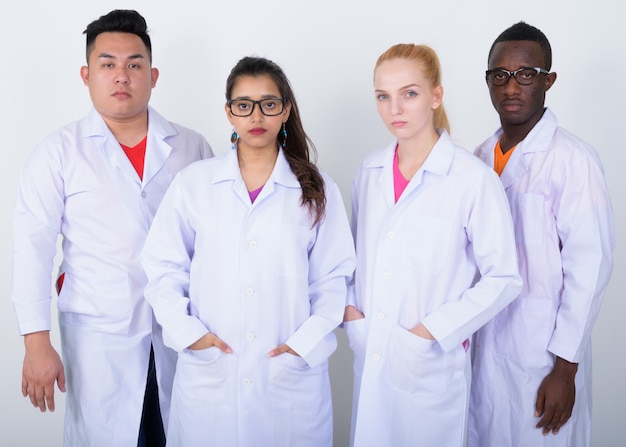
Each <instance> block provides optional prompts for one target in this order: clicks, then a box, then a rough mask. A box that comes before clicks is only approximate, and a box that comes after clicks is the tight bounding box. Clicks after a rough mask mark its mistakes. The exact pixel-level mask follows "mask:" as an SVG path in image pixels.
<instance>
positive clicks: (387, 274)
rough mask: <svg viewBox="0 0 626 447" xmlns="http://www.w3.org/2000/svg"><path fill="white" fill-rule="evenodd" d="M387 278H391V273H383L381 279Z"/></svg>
mask: <svg viewBox="0 0 626 447" xmlns="http://www.w3.org/2000/svg"><path fill="white" fill-rule="evenodd" d="M389 278H391V273H389V272H385V273H383V279H389Z"/></svg>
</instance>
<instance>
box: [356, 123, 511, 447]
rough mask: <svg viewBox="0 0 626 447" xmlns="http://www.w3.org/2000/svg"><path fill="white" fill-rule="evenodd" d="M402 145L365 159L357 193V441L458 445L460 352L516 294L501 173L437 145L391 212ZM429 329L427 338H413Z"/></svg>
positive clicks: (464, 359) (463, 411) (462, 399)
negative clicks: (396, 162)
mask: <svg viewBox="0 0 626 447" xmlns="http://www.w3.org/2000/svg"><path fill="white" fill-rule="evenodd" d="M395 147H396V141H394V142H393V143H391V144H390V145H389V146H388V147H386V148H385V149H383V150H379V151H376V152H374V153H372V154H371V155H370V156H368V157H367V158H366V159H365V161H364V162H363V164H362V166H361V169H360V171H359V172H358V174H357V176H356V179H355V181H354V186H353V214H352V224H353V232H354V235H355V241H356V252H357V267H356V274H355V292H356V293H355V296H354V298H353V299H354V300H355V301H354V303H353V304H355V305H356V307H357V308H358V309H359V310H361V311H362V312H363V314H364V315H365V318H364V319H361V320H356V321H351V322H348V323H345V325H344V327H345V328H346V331H347V333H348V335H349V337H350V346H351V347H352V349H353V351H354V357H355V362H354V369H355V388H354V390H355V393H354V395H355V396H354V407H353V410H354V415H353V430H354V432H353V444H354V445H355V446H357V447H364V446H372V447H374V446H375V447H380V446H394V447H399V446H416V445H424V446H437V447H447V446H455V447H461V446H463V445H464V441H465V439H466V434H465V432H466V430H465V427H466V415H467V405H468V399H469V382H468V379H469V375H470V372H469V354H468V352H466V350H465V349H464V347H463V346H462V344H463V342H464V341H465V340H466V339H468V338H469V337H470V336H471V335H472V334H473V333H474V332H475V331H476V330H477V329H478V328H479V327H481V326H482V325H483V324H485V323H486V322H487V321H488V320H489V319H491V318H493V317H494V316H495V315H496V314H497V313H498V312H499V311H500V310H501V309H503V308H504V307H505V306H506V305H507V304H509V303H510V302H511V300H513V299H514V298H515V297H516V296H517V294H518V293H519V290H520V288H521V280H520V277H519V275H518V271H517V262H516V259H515V242H514V235H513V225H512V222H511V216H510V213H509V211H508V207H507V203H506V196H505V195H504V191H503V189H502V186H501V184H500V182H499V181H498V177H497V175H496V174H495V173H494V172H493V171H492V170H490V169H488V168H487V167H486V166H483V165H481V164H480V162H479V160H477V159H476V158H475V157H473V156H472V154H471V153H469V152H467V151H465V150H463V149H461V148H459V147H457V146H455V145H454V144H453V143H452V141H451V139H450V137H449V136H448V134H447V133H446V132H445V131H441V134H440V138H439V140H438V142H437V143H436V145H435V146H434V148H433V149H432V151H431V153H430V155H429V156H428V158H427V159H426V161H425V162H424V164H423V166H422V168H421V169H420V170H419V171H418V172H417V173H416V174H415V175H414V176H413V178H412V179H411V181H410V182H409V184H408V186H407V187H406V189H405V191H404V192H403V194H402V196H401V197H400V199H399V200H398V202H397V203H394V186H393V172H392V163H393V157H394V150H395ZM420 322H421V323H423V324H424V325H425V326H426V328H427V329H428V330H429V331H430V332H431V334H432V335H433V336H434V337H435V339H436V341H430V340H426V339H423V338H420V337H418V336H416V335H413V334H412V333H410V332H409V329H411V328H413V327H415V326H416V325H417V324H418V323H420Z"/></svg>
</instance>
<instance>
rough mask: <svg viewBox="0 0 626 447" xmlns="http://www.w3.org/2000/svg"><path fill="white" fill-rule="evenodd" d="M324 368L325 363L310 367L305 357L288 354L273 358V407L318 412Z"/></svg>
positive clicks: (269, 389) (270, 384) (271, 383)
mask: <svg viewBox="0 0 626 447" xmlns="http://www.w3.org/2000/svg"><path fill="white" fill-rule="evenodd" d="M325 371H326V363H324V364H322V365H319V366H316V367H315V368H311V367H309V365H308V364H307V363H306V361H305V360H304V359H303V358H301V357H298V356H296V355H293V354H289V353H284V354H281V355H279V356H277V357H274V358H272V359H270V378H269V386H268V392H269V395H270V398H271V401H272V406H273V407H274V408H282V409H285V408H291V409H293V410H306V411H310V412H313V413H314V412H317V411H318V410H319V408H320V407H321V405H322V399H323V395H324V374H325V373H324V372H325Z"/></svg>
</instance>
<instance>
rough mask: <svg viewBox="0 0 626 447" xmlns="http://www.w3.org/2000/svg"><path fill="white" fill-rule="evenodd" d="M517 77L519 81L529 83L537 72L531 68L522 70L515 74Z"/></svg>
mask: <svg viewBox="0 0 626 447" xmlns="http://www.w3.org/2000/svg"><path fill="white" fill-rule="evenodd" d="M517 76H518V77H519V78H521V79H524V80H527V81H530V80H532V79H534V78H535V76H537V72H536V71H535V70H534V69H533V68H524V69H523V70H520V71H519V73H517Z"/></svg>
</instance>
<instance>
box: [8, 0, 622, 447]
mask: <svg viewBox="0 0 626 447" xmlns="http://www.w3.org/2000/svg"><path fill="white" fill-rule="evenodd" d="M115 8H132V9H137V10H138V11H139V12H140V13H142V14H143V15H144V16H145V17H146V20H147V21H148V26H149V27H150V29H151V36H152V39H153V49H154V65H155V66H156V67H158V68H159V69H160V71H161V77H160V78H159V82H158V84H157V87H156V88H155V90H154V91H153V96H152V105H153V106H155V107H156V108H157V109H158V110H159V111H160V112H161V113H163V114H164V115H165V116H166V117H167V118H168V119H170V120H172V121H177V122H179V123H181V124H184V125H186V126H188V127H191V128H194V129H196V130H197V131H199V132H201V133H202V134H204V135H205V137H206V138H207V139H208V141H209V142H210V143H211V145H212V146H213V148H214V149H215V151H216V152H217V153H223V152H225V151H228V150H229V148H230V143H229V137H230V127H229V126H228V121H227V120H226V118H225V115H224V111H223V103H224V89H225V80H226V76H227V75H228V72H229V71H230V69H231V67H232V66H233V65H234V64H235V63H236V61H237V60H239V59H240V58H241V57H243V56H245V55H258V56H265V57H269V58H270V59H273V60H274V61H275V62H277V63H278V64H279V65H281V66H282V67H283V69H284V70H285V72H286V73H287V76H288V77H289V78H290V80H291V82H292V85H293V87H294V90H295V92H296V96H297V99H298V102H299V105H300V109H301V112H302V117H303V121H304V125H305V128H306V130H307V132H308V133H309V135H310V136H311V137H312V139H313V141H314V142H315V144H316V146H317V148H318V150H319V164H320V166H321V167H322V168H323V169H325V170H326V171H328V172H329V173H330V174H331V176H333V177H334V178H335V180H336V181H337V182H338V184H339V186H340V187H341V188H342V191H343V194H344V198H345V200H346V207H348V208H349V202H348V200H349V191H350V184H351V181H352V177H353V175H354V173H355V170H356V168H357V166H358V163H359V162H360V160H361V159H362V158H363V156H364V155H365V154H366V153H368V152H370V151H371V150H373V149H375V148H377V147H379V146H381V145H383V144H385V143H387V142H388V141H389V139H390V136H389V135H388V134H387V131H386V130H385V128H384V126H383V125H382V124H381V123H380V121H379V119H378V116H377V114H376V108H375V104H374V96H373V92H372V69H373V65H374V63H375V60H376V58H377V57H378V55H379V54H380V53H382V52H383V51H384V50H386V49H387V48H388V47H389V46H391V45H392V44H395V43H399V42H415V43H426V44H429V45H431V46H432V47H433V48H434V49H435V50H436V51H437V52H438V54H439V56H440V58H441V62H442V65H443V84H444V88H445V95H444V103H445V105H446V108H447V110H448V114H449V117H450V121H451V124H452V137H453V138H454V139H455V140H456V141H457V142H458V143H460V144H461V145H462V146H464V147H466V148H468V149H473V147H474V146H476V145H477V144H478V143H480V142H481V141H482V140H483V139H485V138H486V137H487V136H488V135H490V134H491V133H492V132H493V131H494V130H495V128H496V127H497V125H498V117H497V115H496V113H495V111H494V110H493V108H492V106H491V103H490V100H489V95H488V91H487V87H486V85H485V83H484V70H485V69H486V63H487V52H488V50H489V47H490V45H491V43H492V42H493V40H494V39H495V37H496V36H497V35H498V34H499V33H500V32H501V31H502V30H504V29H505V28H507V27H508V26H510V25H512V24H513V23H515V22H517V21H519V20H525V21H527V22H528V23H530V24H532V25H535V26H537V27H538V28H540V29H541V30H543V31H544V32H545V33H546V35H547V36H548V38H549V39H550V42H551V44H552V47H553V54H554V57H553V60H554V63H553V71H556V72H557V73H558V75H559V76H558V79H557V81H556V84H555V85H554V87H553V88H552V89H551V90H550V91H549V92H548V98H547V105H548V106H550V107H551V108H552V109H553V110H554V111H555V113H556V115H557V117H558V118H559V120H560V124H561V125H562V126H564V127H566V128H568V129H569V130H571V131H573V132H575V133H577V134H578V135H579V136H581V137H582V138H584V139H586V140H587V141H589V142H590V143H592V144H593V145H594V146H596V147H597V149H598V151H599V153H600V156H601V158H602V160H603V162H604V165H605V169H606V177H607V181H608V183H609V187H610V189H611V193H612V198H613V205H614V208H615V225H616V229H617V244H618V245H617V249H616V251H615V271H614V274H613V278H612V281H611V283H610V285H609V289H608V292H607V295H606V298H605V302H604V305H603V308H602V311H601V313H600V316H599V319H598V322H597V324H596V327H595V331H594V335H593V338H594V410H593V417H594V430H593V445H594V446H617V445H624V439H626V420H625V418H624V411H623V408H624V404H623V403H624V402H626V384H625V383H626V382H625V381H624V374H625V373H624V371H626V358H625V357H626V356H625V354H626V325H625V324H624V321H625V317H626V301H625V300H624V299H623V293H622V294H620V293H619V292H620V291H622V292H623V290H625V289H626V275H624V271H625V267H626V265H625V262H626V261H625V259H624V258H625V257H626V251H625V248H624V245H623V244H622V237H623V235H624V232H623V231H622V229H623V228H624V225H625V220H626V215H625V213H626V203H625V201H624V199H623V196H622V195H621V193H622V191H623V190H624V182H625V180H624V178H623V177H621V175H622V174H620V172H621V167H622V166H624V165H625V163H624V161H625V159H626V157H625V155H624V150H625V148H624V143H623V141H622V139H621V137H620V135H621V132H622V131H623V130H624V126H625V125H626V112H625V111H624V110H625V107H624V106H625V103H626V94H625V89H624V84H625V82H624V77H625V73H626V30H625V27H624V20H625V19H626V6H624V3H623V2H622V1H621V0H594V1H591V0H587V1H583V0H552V1H545V0H526V1H507V0H500V1H493V0H475V1H464V0H440V1H431V2H419V1H417V0H406V1H402V0H378V1H374V0H315V1H311V2H298V1H295V0H265V1H250V0H230V1H223V2H209V1H204V0H178V1H177V2H170V1H167V2H166V1H161V0H136V1H130V0H128V1H121V0H120V1H110V0H99V1H98V2H86V1H80V0H57V1H48V0H20V1H16V0H14V1H10V0H9V1H8V2H5V4H4V6H3V8H2V12H1V13H0V57H2V58H3V60H2V62H1V63H0V88H1V91H2V93H1V96H0V126H1V127H0V131H1V132H2V135H4V137H3V138H4V140H3V141H4V143H2V146H3V149H4V150H3V156H4V157H5V158H4V162H3V163H2V165H1V166H2V167H1V168H0V169H1V170H2V171H1V172H2V176H1V177H0V185H1V186H2V190H1V192H0V201H1V202H0V204H1V206H2V209H4V212H3V213H2V214H1V216H0V219H1V220H0V254H1V256H0V284H1V285H2V287H3V290H5V293H4V297H3V299H2V300H0V337H1V338H0V340H2V368H1V369H0V398H1V404H0V445H6V446H11V447H13V446H37V445H46V446H60V445H61V444H62V421H63V416H64V412H63V407H64V403H65V402H64V400H63V398H62V397H59V398H58V399H57V402H58V407H59V409H58V410H57V411H56V412H55V413H54V414H49V413H46V414H40V413H39V411H38V410H36V409H34V408H32V407H31V405H30V402H29V401H28V400H26V399H23V398H22V396H21V392H20V383H21V382H20V381H21V363H22V356H23V344H22V339H21V337H20V336H19V335H18V332H17V326H16V323H15V317H14V314H13V309H12V305H11V303H10V297H9V290H10V281H11V246H12V236H11V235H12V220H11V214H12V210H13V206H14V199H15V189H16V184H17V179H18V175H19V171H20V169H21V167H22V165H23V163H24V161H25V159H26V157H27V156H28V154H29V153H30V152H31V150H32V149H33V147H34V146H35V144H36V143H37V142H38V141H39V140H41V139H42V138H43V137H44V136H45V135H47V134H48V133H50V132H51V131H53V130H54V129H55V128H57V127H59V126H61V125H63V124H65V123H67V122H69V121H73V120H75V119H77V118H80V117H81V116H83V115H84V114H85V113H86V111H87V109H88V107H89V105H90V102H89V97H88V92H87V89H86V88H85V87H84V86H83V85H82V82H81V80H80V78H79V68H80V66H81V65H83V64H84V46H85V42H84V36H83V35H82V31H83V30H84V29H85V27H86V25H87V24H88V23H89V22H91V21H92V20H94V19H96V18H97V17H99V16H100V15H102V14H105V13H107V12H109V11H110V10H111V9H115ZM620 129H622V130H620ZM618 131H619V132H618ZM339 337H340V347H339V350H338V351H337V353H336V354H335V355H334V356H333V358H332V364H331V367H332V370H331V373H332V381H333V389H334V398H335V421H336V422H335V431H336V433H335V439H336V446H345V445H347V436H348V426H349V420H350V414H349V413H350V404H349V400H350V396H351V354H350V351H349V349H348V348H347V344H346V339H345V337H344V335H343V333H339ZM53 340H54V342H55V344H56V346H57V347H58V330H57V327H56V326H55V328H54V330H53ZM113 447H116V446H113Z"/></svg>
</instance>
